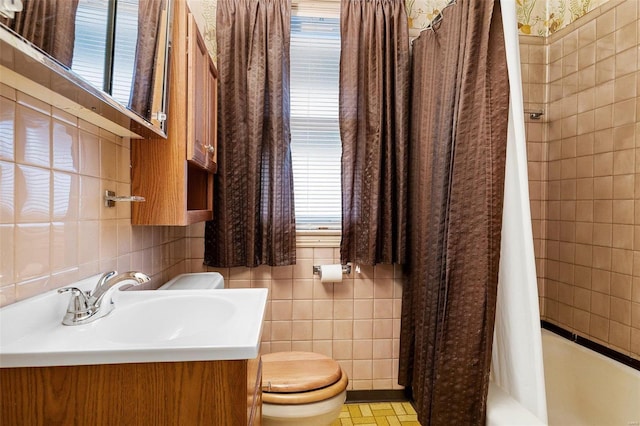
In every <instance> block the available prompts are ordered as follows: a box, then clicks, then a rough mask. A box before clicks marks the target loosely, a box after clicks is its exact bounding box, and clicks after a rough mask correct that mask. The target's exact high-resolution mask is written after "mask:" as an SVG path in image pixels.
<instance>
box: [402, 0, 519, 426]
mask: <svg viewBox="0 0 640 426" xmlns="http://www.w3.org/2000/svg"><path fill="white" fill-rule="evenodd" d="M445 12H446V13H445V17H444V19H443V20H442V22H441V24H439V26H438V27H437V28H435V30H434V31H431V30H427V31H423V32H422V34H421V35H420V37H419V38H418V39H416V40H415V41H414V44H413V54H414V56H413V73H412V83H413V88H412V93H413V100H412V120H411V142H410V149H409V158H410V159H411V160H410V161H411V164H410V168H409V170H410V180H409V209H408V211H409V212H410V213H409V220H408V224H409V232H408V238H409V245H408V247H409V250H408V252H407V253H408V265H407V272H408V280H407V281H406V284H405V287H404V289H403V300H402V330H401V337H400V371H399V381H400V384H402V385H405V386H411V389H412V391H413V396H414V406H415V408H416V411H417V412H418V420H419V421H420V422H421V423H422V424H423V425H425V426H426V425H450V424H456V425H458V424H459V425H478V426H480V425H484V422H485V413H486V397H487V391H488V387H489V366H490V361H491V345H492V336H493V325H494V317H495V304H496V291H497V289H496V287H497V283H498V265H499V254H500V233H501V223H502V201H503V189H504V167H505V151H506V142H507V119H508V104H509V87H508V80H507V76H506V73H507V69H506V58H505V45H504V38H503V29H502V22H501V16H500V8H499V5H498V2H493V1H489V0H487V1H461V2H458V3H457V4H455V5H453V6H451V7H450V8H448V9H447V10H446V11H445Z"/></svg>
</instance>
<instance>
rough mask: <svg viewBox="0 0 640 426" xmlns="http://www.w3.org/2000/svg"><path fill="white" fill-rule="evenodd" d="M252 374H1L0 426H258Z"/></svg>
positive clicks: (199, 366)
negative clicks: (252, 425) (252, 419)
mask: <svg viewBox="0 0 640 426" xmlns="http://www.w3.org/2000/svg"><path fill="white" fill-rule="evenodd" d="M258 371H259V359H255V360H250V361H247V360H238V361H197V362H165V363H140V364H112V365H88V366H69V367H34V368H3V369H0V424H2V425H3V426H5V425H7V426H8V425H27V426H31V425H42V426H45V425H46V426H49V425H52V426H53V425H97V426H101V425H136V426H146V425H149V426H152V425H153V426H156V425H220V426H237V425H247V424H254V425H259V424H260V414H259V413H260V411H259V410H260V407H259V406H254V404H255V403H256V402H258V403H259V401H260V398H259V393H260V392H259V374H258ZM252 377H253V378H252ZM252 386H253V388H252ZM256 390H257V393H256ZM254 395H255V396H254ZM252 406H253V408H252ZM252 412H253V413H254V419H255V420H254V422H253V423H250V422H249V419H250V416H251V413H252ZM256 413H257V416H256Z"/></svg>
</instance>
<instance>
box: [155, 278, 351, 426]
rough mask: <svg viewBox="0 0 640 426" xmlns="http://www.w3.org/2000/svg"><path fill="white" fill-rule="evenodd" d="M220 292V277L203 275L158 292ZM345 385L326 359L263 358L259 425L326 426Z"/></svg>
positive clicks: (337, 366) (335, 413)
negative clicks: (198, 290)
mask: <svg viewBox="0 0 640 426" xmlns="http://www.w3.org/2000/svg"><path fill="white" fill-rule="evenodd" d="M222 288H224V280H223V278H222V275H220V274H219V273H217V272H204V273H195V274H182V275H178V276H177V277H175V278H174V279H172V280H171V281H169V282H167V283H166V284H164V285H162V286H161V287H160V288H159V289H158V290H189V289H211V290H215V289H222ZM222 291H224V290H222ZM348 383H349V379H348V377H347V374H346V373H345V372H344V371H343V370H342V368H341V367H340V364H338V363H337V362H336V361H335V360H333V359H332V358H329V357H328V356H325V355H321V354H317V353H314V352H274V353H270V354H265V355H262V425H263V426H285V425H296V426H299V425H304V426H329V425H330V424H331V423H333V421H335V420H336V419H337V418H338V416H339V415H340V410H341V408H342V405H343V404H344V402H345V400H346V398H347V384H348Z"/></svg>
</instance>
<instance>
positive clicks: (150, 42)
mask: <svg viewBox="0 0 640 426" xmlns="http://www.w3.org/2000/svg"><path fill="white" fill-rule="evenodd" d="M163 5H164V0H140V1H139V3H138V41H137V42H136V60H135V67H134V70H133V84H132V87H131V97H130V100H129V108H131V109H132V110H133V111H136V112H137V113H138V114H140V115H142V116H143V117H146V118H150V117H151V101H152V99H151V94H152V90H153V81H154V79H153V76H154V70H155V64H156V56H157V48H158V41H157V40H158V30H159V28H160V16H162V10H163Z"/></svg>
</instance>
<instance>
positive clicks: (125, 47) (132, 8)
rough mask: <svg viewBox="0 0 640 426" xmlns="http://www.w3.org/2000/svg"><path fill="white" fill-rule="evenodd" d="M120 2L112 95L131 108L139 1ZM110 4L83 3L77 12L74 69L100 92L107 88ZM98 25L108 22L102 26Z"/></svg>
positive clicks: (89, 0) (101, 1)
mask: <svg viewBox="0 0 640 426" xmlns="http://www.w3.org/2000/svg"><path fill="white" fill-rule="evenodd" d="M112 1H117V6H116V20H115V42H114V43H115V45H114V57H113V75H112V85H111V93H110V95H112V96H113V98H114V99H116V100H117V101H118V102H120V103H122V104H123V105H128V104H129V97H130V96H131V93H130V92H131V80H132V79H133V67H134V64H135V54H136V40H137V38H138V0H112ZM108 10H109V1H105V0H80V1H79V2H78V9H77V11H76V38H75V42H74V47H73V62H72V64H71V69H72V70H73V71H74V72H75V73H77V74H78V75H79V76H81V77H82V78H84V79H85V80H87V81H88V82H89V83H91V85H93V86H94V87H98V88H103V87H104V80H105V75H104V66H105V56H106V49H107V33H108V28H107V25H108V23H107V20H108V18H107V15H108ZM96 22H105V25H104V26H98V25H96V24H95V23H96Z"/></svg>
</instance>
